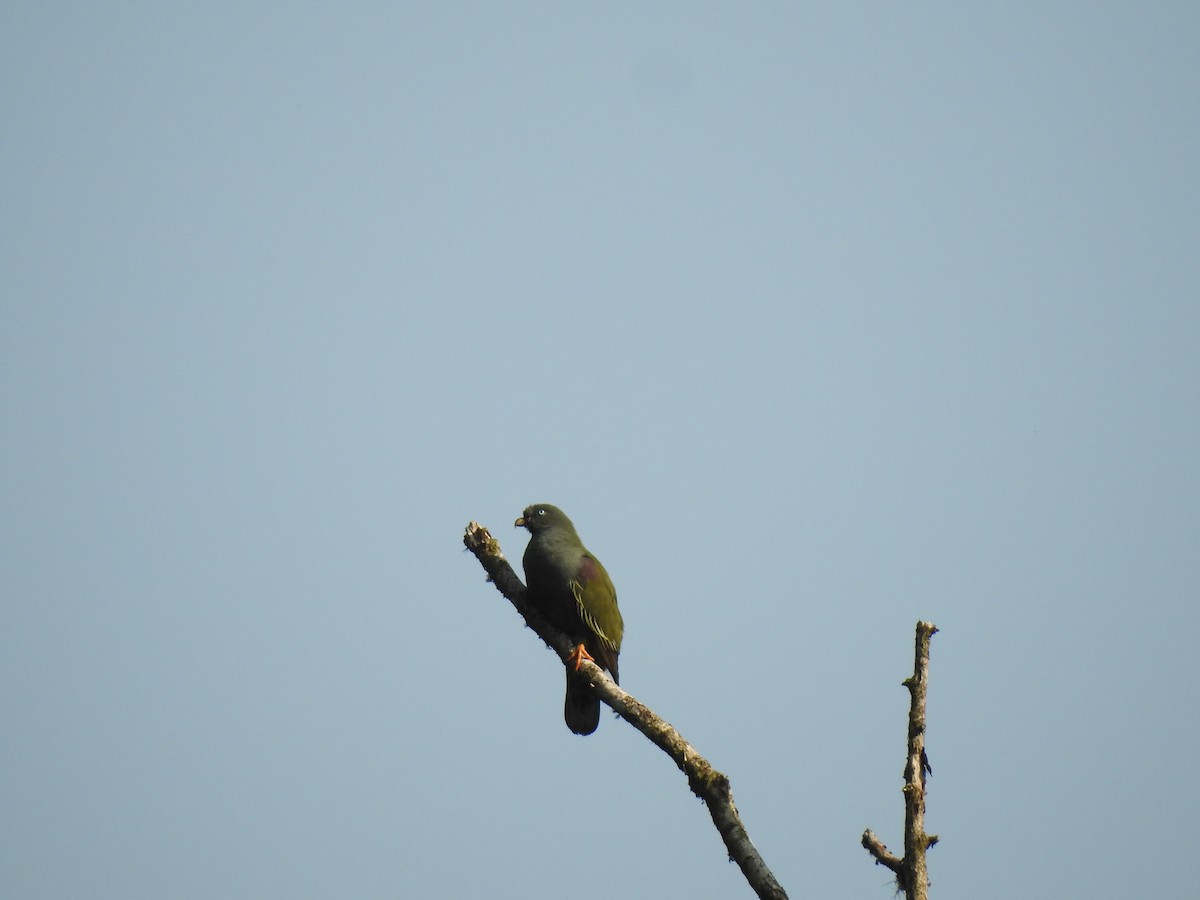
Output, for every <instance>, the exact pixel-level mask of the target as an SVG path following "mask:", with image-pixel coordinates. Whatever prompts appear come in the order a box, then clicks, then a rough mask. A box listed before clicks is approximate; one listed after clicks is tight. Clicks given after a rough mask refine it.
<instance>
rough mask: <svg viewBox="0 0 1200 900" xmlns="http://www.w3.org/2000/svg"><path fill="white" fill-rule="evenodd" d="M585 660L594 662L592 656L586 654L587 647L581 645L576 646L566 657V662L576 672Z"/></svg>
mask: <svg viewBox="0 0 1200 900" xmlns="http://www.w3.org/2000/svg"><path fill="white" fill-rule="evenodd" d="M585 659H586V660H588V662H593V663H594V662H595V661H596V660H595V658H594V657H593V656H592V654H590V653H588V652H587V647H585V646H583V644H580V645H579V646H577V647H576V648H575V649H574V650H572V651H571V652H570V653H569V654H568V655H567V662H569V663H570V664H571V667H572V668H573V669H574V670H575V671H576V672H578V671H579V667H580V666H582V665H583V661H584V660H585Z"/></svg>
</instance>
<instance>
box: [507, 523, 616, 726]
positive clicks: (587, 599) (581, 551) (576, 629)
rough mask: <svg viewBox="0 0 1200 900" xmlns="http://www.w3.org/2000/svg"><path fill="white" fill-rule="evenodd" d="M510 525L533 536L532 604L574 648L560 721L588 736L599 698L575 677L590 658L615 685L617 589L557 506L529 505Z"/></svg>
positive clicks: (528, 552)
mask: <svg viewBox="0 0 1200 900" xmlns="http://www.w3.org/2000/svg"><path fill="white" fill-rule="evenodd" d="M513 524H514V525H518V526H523V527H525V528H528V529H529V533H530V535H531V537H530V540H529V546H528V547H526V548H525V556H524V559H523V562H524V565H525V581H526V584H527V587H528V588H529V599H530V602H531V603H532V604H533V605H534V606H535V607H536V608H537V609H538V610H540V611H541V613H542V614H543V615H544V616H545V617H546V618H547V619H549V620H550V623H551V624H552V625H554V626H555V627H556V628H558V629H559V630H560V631H563V632H564V633H565V634H566V635H567V637H568V638H570V639H571V643H572V644H574V645H575V649H574V651H573V652H572V653H571V657H570V658H571V660H572V661H573V663H574V665H568V666H567V697H566V701H565V702H564V703H563V718H564V719H566V721H567V727H568V728H570V729H571V730H572V731H573V732H575V733H576V734H591V733H592V732H593V731H595V730H596V727H597V726H598V725H599V724H600V699H599V698H598V697H597V696H596V694H595V692H594V691H592V688H591V685H590V683H589V682H588V680H587V679H586V678H584V677H583V676H581V675H578V674H576V673H577V672H578V671H579V665H580V663H581V662H582V661H583V660H584V659H590V660H592V661H593V662H595V663H596V665H598V666H600V668H602V669H606V670H607V671H608V674H609V675H611V676H612V680H613V681H618V673H617V656H618V655H619V654H620V652H621V636H622V635H623V633H624V631H625V623H624V621H623V620H622V619H621V610H620V609H618V608H617V591H616V588H614V587H613V583H612V579H611V578H609V577H608V572H606V571H604V566H602V565H600V560H598V559H596V557H595V556H593V555H592V554H591V553H590V552H588V549H587V548H586V547H585V546H583V541H581V540H580V539H579V535H578V534H577V533H576V531H575V526H574V525H572V524H571V520H570V519H568V518H567V516H566V513H564V512H563V511H562V510H561V509H559V508H558V507H557V506H551V505H550V504H549V503H535V504H533V505H532V506H527V507H525V511H524V512H522V513H521V517H520V518H519V519H517V521H516V522H515V523H513ZM618 683H619V681H618Z"/></svg>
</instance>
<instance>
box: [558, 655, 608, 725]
mask: <svg viewBox="0 0 1200 900" xmlns="http://www.w3.org/2000/svg"><path fill="white" fill-rule="evenodd" d="M563 718H564V719H566V721H567V727H568V728H570V729H571V730H572V731H573V732H575V733H576V734H591V733H592V732H593V731H595V730H596V728H597V727H599V725H600V699H599V698H598V697H597V696H596V693H595V691H593V690H592V687H591V685H590V684H589V683H588V681H587V679H585V678H580V677H579V676H578V675H576V674H575V673H574V672H572V671H570V670H569V669H568V670H567V699H566V701H565V702H564V703H563Z"/></svg>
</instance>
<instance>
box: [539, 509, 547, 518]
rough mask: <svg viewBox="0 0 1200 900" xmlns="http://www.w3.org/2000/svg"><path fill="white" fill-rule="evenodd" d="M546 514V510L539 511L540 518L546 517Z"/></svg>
mask: <svg viewBox="0 0 1200 900" xmlns="http://www.w3.org/2000/svg"><path fill="white" fill-rule="evenodd" d="M545 514H546V511H545V510H544V509H539V510H538V515H539V516H544V515H545Z"/></svg>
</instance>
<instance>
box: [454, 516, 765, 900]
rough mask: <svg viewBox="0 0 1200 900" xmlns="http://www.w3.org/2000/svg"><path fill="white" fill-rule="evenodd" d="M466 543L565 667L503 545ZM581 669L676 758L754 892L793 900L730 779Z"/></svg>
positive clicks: (472, 539) (484, 535)
mask: <svg viewBox="0 0 1200 900" xmlns="http://www.w3.org/2000/svg"><path fill="white" fill-rule="evenodd" d="M463 543H464V544H465V545H466V547H467V549H468V550H470V551H471V552H472V553H474V554H475V556H476V558H477V559H478V560H479V562H480V564H481V565H482V566H483V568H484V571H485V572H487V574H488V580H489V581H491V582H492V583H494V584H495V585H496V587H497V589H498V590H499V591H500V593H502V594H503V595H504V596H505V597H507V598H508V600H509V601H510V602H511V603H512V605H513V606H515V607H516V609H517V612H519V613H520V614H521V615H522V616H523V617H524V619H525V622H526V624H528V625H529V627H530V628H532V629H533V631H534V632H535V633H536V634H537V636H538V637H540V638H541V639H542V640H543V641H544V642H545V643H546V646H548V647H549V648H550V649H551V650H553V651H554V652H555V653H557V654H558V656H559V659H561V660H562V661H563V663H564V665H565V664H566V661H567V657H568V655H569V654H570V652H571V649H572V647H571V643H570V641H569V640H568V639H567V637H566V635H564V634H563V633H562V632H561V631H559V630H558V629H557V628H555V627H554V626H552V625H551V624H550V623H549V622H547V621H546V619H545V617H544V616H542V615H541V614H540V613H539V612H538V611H537V610H536V609H534V608H533V607H532V606H531V605H530V604H529V602H528V600H527V598H526V595H525V585H524V584H522V583H521V579H519V578H518V577H517V574H516V572H514V571H513V568H512V566H511V565H509V563H508V560H506V559H505V558H504V555H503V554H502V553H501V552H500V543H499V542H498V541H497V540H496V539H495V538H494V537H492V535H491V533H490V532H489V531H488V530H487V529H486V528H484V527H483V526H482V525H480V524H479V523H477V522H472V523H470V524H469V525H468V526H467V530H466V534H464V535H463ZM580 671H581V672H582V673H583V674H585V675H586V676H587V677H588V678H589V679H590V680H591V682H592V688H593V689H594V690H595V692H596V696H598V697H599V698H600V699H601V700H602V701H603V702H604V703H605V704H607V705H608V706H610V707H612V709H613V710H614V711H615V712H616V713H617V715H619V716H620V717H621V718H622V719H624V720H625V721H627V722H629V724H631V725H632V726H633V727H634V728H636V729H637V730H638V731H640V732H641V733H642V734H644V735H645V736H646V737H647V738H649V739H650V741H651V743H653V744H654V745H655V746H656V747H658V748H659V749H660V750H662V751H663V752H664V753H666V754H667V756H669V757H671V759H672V760H674V762H675V765H677V766H678V767H679V770H680V771H681V772H683V774H684V775H685V776H687V780H688V786H689V787H690V788H691V789H692V792H693V793H694V794H695V795H696V796H697V797H699V798H700V799H701V800H703V801H704V802H705V804H706V805H707V806H708V811H709V814H710V815H711V816H712V820H713V824H714V825H715V826H716V828H717V831H718V832H719V833H720V835H721V839H722V840H723V841H724V842H725V847H726V849H727V850H728V851H729V858H730V859H732V860H733V861H734V862H736V863H737V864H738V867H739V868H740V869H741V870H742V874H743V875H745V877H746V880H747V881H748V882H749V883H750V887H752V888H753V889H754V892H755V893H756V894H757V895H758V896H759V897H762V898H764V900H766V898H769V900H787V894H786V893H785V892H784V890H783V888H782V887H781V886H780V884H779V882H778V881H776V880H775V876H774V875H773V874H771V870H770V869H769V868H767V864H766V863H765V862H763V859H762V857H761V856H759V853H758V850H757V849H755V847H754V844H753V843H751V841H750V836H749V835H748V834H747V833H746V827H745V825H743V824H742V819H741V816H739V815H738V811H737V807H735V806H734V805H733V792H732V791H731V790H730V787H729V779H728V778H727V777H726V776H725V775H723V774H721V773H720V772H718V771H717V770H716V769H714V768H713V766H712V764H711V763H709V761H708V760H706V759H705V758H704V757H703V756H701V755H700V754H699V753H698V752H696V748H695V747H693V746H692V745H691V744H689V743H688V742H687V741H685V740H684V739H683V736H682V735H680V734H679V732H678V731H676V730H675V729H674V728H673V727H672V726H671V725H670V723H668V722H666V721H664V720H663V719H662V718H660V717H659V716H657V715H656V714H655V713H654V712H653V711H651V709H650V708H649V707H647V706H646V705H645V704H644V703H641V702H640V701H638V700H637V699H636V698H635V697H633V696H632V695H630V694H629V693H627V692H626V691H624V690H623V689H622V688H621V687H620V686H618V685H617V684H616V683H614V682H613V680H612V679H611V678H609V677H608V675H607V673H605V672H604V670H603V669H601V668H600V667H599V666H597V665H595V663H592V662H589V661H587V660H584V662H583V663H582V666H581V668H580Z"/></svg>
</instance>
